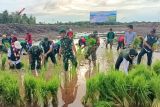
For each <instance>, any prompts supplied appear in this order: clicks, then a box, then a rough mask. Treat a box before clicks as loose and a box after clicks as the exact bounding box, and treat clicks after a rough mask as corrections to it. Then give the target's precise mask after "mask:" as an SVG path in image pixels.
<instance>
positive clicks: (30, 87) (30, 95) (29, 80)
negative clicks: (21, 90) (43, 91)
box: [24, 74, 39, 104]
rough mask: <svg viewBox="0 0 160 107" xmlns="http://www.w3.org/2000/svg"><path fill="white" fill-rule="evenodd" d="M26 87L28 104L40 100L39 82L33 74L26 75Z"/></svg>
mask: <svg viewBox="0 0 160 107" xmlns="http://www.w3.org/2000/svg"><path fill="white" fill-rule="evenodd" d="M24 87H25V100H26V101H27V103H28V104H31V103H33V102H38V98H39V96H38V84H37V80H36V78H35V77H34V76H32V75H29V74H28V75H26V76H25V78H24Z"/></svg>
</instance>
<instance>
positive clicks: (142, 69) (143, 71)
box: [129, 65, 155, 80]
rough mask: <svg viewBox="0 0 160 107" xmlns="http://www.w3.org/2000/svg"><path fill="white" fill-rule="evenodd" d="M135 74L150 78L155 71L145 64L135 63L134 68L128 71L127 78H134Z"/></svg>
mask: <svg viewBox="0 0 160 107" xmlns="http://www.w3.org/2000/svg"><path fill="white" fill-rule="evenodd" d="M136 76H142V77H144V79H146V80H150V79H151V78H152V77H154V76H155V73H154V72H153V71H152V70H150V69H149V68H148V67H147V66H145V65H137V66H135V68H134V69H132V70H131V71H130V73H129V78H132V79H133V78H135V77H136Z"/></svg>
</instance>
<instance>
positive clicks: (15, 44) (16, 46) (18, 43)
mask: <svg viewBox="0 0 160 107" xmlns="http://www.w3.org/2000/svg"><path fill="white" fill-rule="evenodd" d="M14 46H15V48H17V49H21V48H22V46H21V44H20V42H19V41H15V42H14Z"/></svg>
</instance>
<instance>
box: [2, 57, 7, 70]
mask: <svg viewBox="0 0 160 107" xmlns="http://www.w3.org/2000/svg"><path fill="white" fill-rule="evenodd" d="M6 60H7V55H6V54H2V70H4V69H5V63H6Z"/></svg>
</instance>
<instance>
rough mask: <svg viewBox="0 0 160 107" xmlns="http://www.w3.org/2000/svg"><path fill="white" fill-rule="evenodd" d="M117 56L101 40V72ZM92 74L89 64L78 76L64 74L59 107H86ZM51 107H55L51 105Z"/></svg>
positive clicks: (51, 70)
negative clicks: (88, 83) (86, 93)
mask: <svg viewBox="0 0 160 107" xmlns="http://www.w3.org/2000/svg"><path fill="white" fill-rule="evenodd" d="M159 55H160V54H159V53H157V52H155V53H154V55H153V61H155V60H157V59H160V57H159ZM117 56H118V53H117V51H116V46H114V47H113V49H112V50H110V49H108V50H107V49H106V48H105V43H104V41H103V39H101V45H100V47H99V48H98V50H97V64H98V69H99V71H104V72H105V71H106V70H107V69H109V68H110V67H111V66H112V65H114V63H115V61H116V59H117ZM52 67H53V66H51V67H49V68H48V69H49V71H48V73H47V74H46V75H45V77H46V78H51V75H53V74H52V73H53V69H52ZM92 74H93V65H92V64H91V65H89V63H88V62H86V63H85V64H83V66H79V67H78V70H77V74H71V73H69V74H64V73H63V72H62V73H61V75H60V77H61V79H62V83H61V86H60V88H59V91H58V95H57V97H58V107H84V106H83V105H82V103H81V100H82V98H83V96H85V92H86V79H87V78H90V77H91V76H92ZM22 78H23V77H22ZM22 78H21V79H22ZM21 93H24V92H21ZM49 107H54V106H53V105H51V104H50V106H49Z"/></svg>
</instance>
